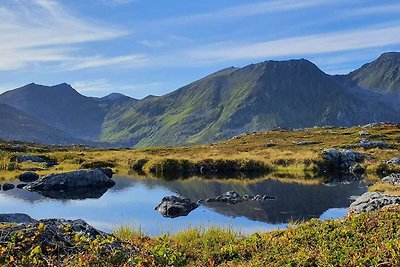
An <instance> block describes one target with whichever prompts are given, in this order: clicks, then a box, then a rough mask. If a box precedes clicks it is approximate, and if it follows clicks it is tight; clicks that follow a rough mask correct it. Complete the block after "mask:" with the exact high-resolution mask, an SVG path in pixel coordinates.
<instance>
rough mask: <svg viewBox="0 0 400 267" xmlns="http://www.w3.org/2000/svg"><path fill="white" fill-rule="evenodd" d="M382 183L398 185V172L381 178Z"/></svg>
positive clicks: (399, 179) (399, 177) (399, 181)
mask: <svg viewBox="0 0 400 267" xmlns="http://www.w3.org/2000/svg"><path fill="white" fill-rule="evenodd" d="M382 183H387V184H392V185H398V186H400V173H392V174H391V175H389V176H386V177H384V178H382Z"/></svg>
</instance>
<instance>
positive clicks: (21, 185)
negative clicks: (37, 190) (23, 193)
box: [17, 183, 27, 189]
mask: <svg viewBox="0 0 400 267" xmlns="http://www.w3.org/2000/svg"><path fill="white" fill-rule="evenodd" d="M26 185H27V184H24V183H22V184H17V188H19V189H22V188H24V187H25V186H26Z"/></svg>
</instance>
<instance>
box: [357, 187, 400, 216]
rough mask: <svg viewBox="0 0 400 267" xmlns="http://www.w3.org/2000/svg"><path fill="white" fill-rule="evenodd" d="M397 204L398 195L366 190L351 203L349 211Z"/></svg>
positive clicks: (369, 209)
mask: <svg viewBox="0 0 400 267" xmlns="http://www.w3.org/2000/svg"><path fill="white" fill-rule="evenodd" d="M398 204H400V196H392V195H387V194H384V193H381V192H367V193H364V194H363V195H361V196H360V197H358V198H357V199H356V200H355V201H354V202H353V203H351V205H350V207H349V212H354V213H360V212H366V211H373V210H378V209H381V208H383V207H387V206H393V205H398Z"/></svg>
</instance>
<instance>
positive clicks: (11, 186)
mask: <svg viewBox="0 0 400 267" xmlns="http://www.w3.org/2000/svg"><path fill="white" fill-rule="evenodd" d="M14 188H15V185H13V184H8V183H5V184H3V190H4V191H8V190H11V189H14Z"/></svg>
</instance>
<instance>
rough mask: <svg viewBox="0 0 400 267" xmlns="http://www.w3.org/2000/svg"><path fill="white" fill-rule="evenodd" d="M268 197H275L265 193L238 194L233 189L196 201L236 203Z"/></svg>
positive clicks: (266, 198) (261, 199)
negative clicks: (253, 194)
mask: <svg viewBox="0 0 400 267" xmlns="http://www.w3.org/2000/svg"><path fill="white" fill-rule="evenodd" d="M268 199H275V198H274V197H271V196H267V195H263V196H262V195H256V196H249V195H244V196H240V195H239V194H238V193H236V192H235V191H228V192H226V193H223V194H221V195H219V196H216V197H214V198H207V199H200V200H198V201H197V203H202V202H220V203H227V204H237V203H240V202H243V201H249V200H254V201H263V200H268Z"/></svg>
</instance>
